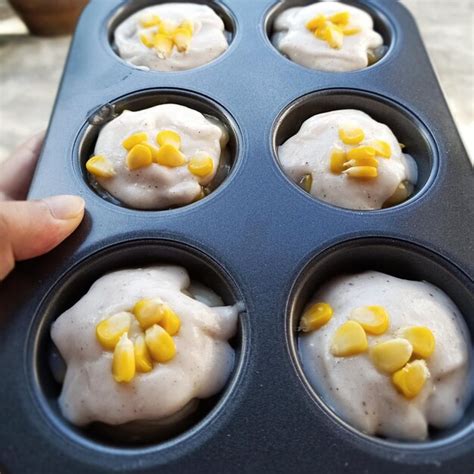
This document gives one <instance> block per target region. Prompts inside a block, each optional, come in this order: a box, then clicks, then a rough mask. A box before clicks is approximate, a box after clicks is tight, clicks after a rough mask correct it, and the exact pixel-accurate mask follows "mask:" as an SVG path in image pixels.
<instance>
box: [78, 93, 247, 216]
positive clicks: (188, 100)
mask: <svg viewBox="0 0 474 474" xmlns="http://www.w3.org/2000/svg"><path fill="white" fill-rule="evenodd" d="M162 104H178V105H182V106H185V107H189V108H191V109H193V110H197V111H198V112H201V113H202V114H203V115H204V116H205V117H206V118H208V119H210V120H211V121H214V122H215V121H216V120H217V121H218V122H219V123H220V124H222V125H223V126H224V128H225V130H226V132H227V134H228V136H229V141H228V143H227V146H226V148H225V149H224V150H223V152H222V153H221V156H220V161H219V167H218V169H217V171H216V175H215V176H214V179H213V180H212V181H211V182H210V183H209V184H208V185H207V186H206V190H207V191H208V194H207V195H206V196H205V197H204V198H203V199H207V198H208V196H209V195H212V194H213V193H214V192H215V190H216V189H217V188H219V187H220V186H221V185H222V183H223V182H224V181H225V180H226V179H227V178H228V177H229V175H230V174H231V172H232V168H233V167H234V165H235V163H236V161H237V159H238V157H239V154H240V144H239V141H240V140H239V137H240V134H239V132H238V128H237V124H236V123H235V121H234V120H233V119H232V117H231V116H230V114H229V112H227V111H226V110H225V109H224V108H223V107H221V106H220V105H219V104H217V103H215V102H214V101H212V100H210V99H208V98H206V97H203V96H201V95H199V94H195V93H192V92H190V91H185V90H176V89H152V90H145V91H139V92H135V93H133V94H129V95H126V96H125V97H121V98H119V99H116V100H114V101H112V102H110V103H109V104H106V105H103V106H101V107H100V108H99V109H97V110H96V111H95V112H94V113H93V114H92V115H91V116H90V117H89V119H88V121H87V123H86V125H84V127H83V129H82V130H81V132H80V133H79V139H78V140H77V141H76V146H75V151H74V156H79V161H78V163H79V167H80V169H79V170H78V172H79V173H80V174H81V175H82V178H83V180H84V181H85V182H86V183H87V184H88V186H89V187H90V188H91V189H92V190H93V191H94V192H95V193H96V194H97V195H99V196H100V197H101V198H102V199H105V200H106V201H109V202H111V203H113V204H115V205H117V206H121V207H124V208H128V209H134V210H137V211H141V212H157V211H163V210H166V209H162V210H160V209H149V210H145V209H135V208H132V207H130V206H127V205H126V204H125V203H123V202H121V201H119V200H118V199H116V198H115V197H114V196H112V195H111V194H110V193H108V192H107V191H106V190H105V189H104V188H102V186H100V184H98V183H96V182H95V180H94V179H93V178H92V177H91V176H90V175H89V173H88V172H87V169H86V162H87V160H88V159H89V158H90V157H91V156H93V155H94V148H95V145H96V142H97V138H98V136H99V134H100V132H101V130H102V128H103V127H104V126H105V125H106V124H107V123H109V122H110V121H112V120H114V119H115V118H117V117H118V116H119V115H120V114H121V113H122V112H124V111H125V110H130V111H133V112H136V111H141V110H145V109H148V108H150V107H154V106H157V105H162ZM130 133H132V130H131V131H130ZM197 202H199V201H197ZM192 204H195V203H194V202H191V203H189V204H185V205H183V206H175V207H173V208H171V209H179V208H183V207H186V206H190V205H192Z"/></svg>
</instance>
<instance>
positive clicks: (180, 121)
mask: <svg viewBox="0 0 474 474" xmlns="http://www.w3.org/2000/svg"><path fill="white" fill-rule="evenodd" d="M162 130H172V131H174V132H177V133H178V134H179V136H180V138H181V149H180V151H181V153H183V154H184V155H185V157H186V160H187V162H186V163H184V164H183V165H182V166H177V167H169V166H163V165H161V164H158V163H152V164H150V165H149V166H146V167H142V168H138V169H133V170H130V169H129V168H128V166H127V163H126V157H127V154H128V150H126V149H125V148H124V146H123V141H124V140H125V139H126V138H128V137H129V136H131V135H133V134H135V133H139V132H145V133H146V134H147V135H148V142H149V143H150V144H153V145H154V146H155V147H157V144H156V136H157V134H158V132H159V131H162ZM227 141H228V135H227V132H226V130H225V129H224V126H223V125H220V124H218V122H217V121H211V120H209V119H208V118H206V117H205V116H204V115H203V114H201V113H200V112H197V111H196V110H193V109H190V108H188V107H184V106H182V105H176V104H164V105H158V106H155V107H151V108H149V109H145V110H141V111H138V112H131V111H125V112H123V113H122V114H121V115H120V116H119V117H117V118H116V119H114V120H112V121H111V122H109V123H108V124H107V125H105V126H104V128H103V129H102V130H101V132H100V134H99V137H98V139H97V144H96V146H95V155H101V156H104V157H105V158H107V159H108V160H109V162H111V164H112V166H113V168H114V172H115V174H114V176H111V177H107V178H102V177H95V178H94V179H96V180H97V182H98V183H99V184H100V186H102V187H103V188H104V189H105V190H106V191H108V192H109V193H110V194H111V195H112V196H114V197H115V198H117V199H118V200H119V201H121V202H123V203H124V204H126V205H128V206H130V207H132V208H136V209H167V208H170V207H173V206H181V205H185V204H189V203H191V202H193V201H194V200H196V199H197V198H198V197H199V195H200V193H201V192H202V187H203V186H206V185H208V184H209V183H210V182H211V181H212V179H213V178H214V176H215V174H216V172H217V169H218V167H219V162H220V158H221V153H222V152H223V149H224V148H225V146H226V144H227ZM202 154H204V155H206V156H209V157H210V158H211V159H212V163H213V167H212V168H213V169H212V172H211V173H210V174H208V175H206V176H196V175H194V174H193V173H191V172H190V170H189V168H188V162H189V160H190V159H191V158H192V157H194V156H199V155H202Z"/></svg>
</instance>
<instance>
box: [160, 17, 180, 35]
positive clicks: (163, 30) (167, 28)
mask: <svg viewBox="0 0 474 474" xmlns="http://www.w3.org/2000/svg"><path fill="white" fill-rule="evenodd" d="M175 30H176V23H172V22H171V21H168V20H161V22H160V27H159V29H158V32H159V33H160V34H161V35H164V36H171V35H172V34H173V33H174V31H175Z"/></svg>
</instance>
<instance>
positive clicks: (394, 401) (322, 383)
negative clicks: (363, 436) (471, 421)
mask: <svg viewBox="0 0 474 474" xmlns="http://www.w3.org/2000/svg"><path fill="white" fill-rule="evenodd" d="M313 301H324V302H327V303H329V304H330V305H331V306H332V308H333V310H334V315H333V318H332V319H331V320H330V321H329V322H328V323H327V324H326V325H325V326H323V327H322V328H321V329H319V330H317V331H314V332H311V333H308V334H303V335H300V336H299V350H300V355H301V358H302V362H303V366H304V370H305V373H306V375H307V376H308V378H309V381H310V382H311V384H312V385H313V386H314V387H315V388H316V389H317V390H318V392H319V393H320V394H321V395H322V397H323V399H324V400H325V401H326V402H327V403H328V404H329V405H330V406H331V407H333V408H334V410H335V411H336V412H337V413H338V414H339V415H340V416H341V417H342V418H343V419H345V420H346V421H348V422H349V423H350V424H351V425H353V426H354V427H356V428H358V429H359V430H361V431H363V432H365V433H368V434H372V435H374V434H377V435H383V436H386V437H389V438H395V439H403V440H423V439H426V437H427V436H428V425H431V426H433V427H436V428H445V427H449V426H451V425H453V424H454V423H456V422H457V421H458V420H459V419H460V418H461V417H462V415H463V413H464V410H465V407H466V405H467V403H468V402H469V398H470V363H471V361H470V352H469V347H470V342H469V336H468V332H467V328H466V326H465V323H464V320H463V318H462V315H461V314H460V312H459V310H458V308H457V307H456V306H455V305H454V303H453V302H452V301H451V300H450V299H449V298H448V296H447V295H446V294H445V293H444V292H442V291H441V290H439V289H438V288H436V287H435V286H433V285H431V284H429V283H426V282H415V281H409V280H402V279H399V278H395V277H393V276H389V275H386V274H383V273H379V272H372V271H370V272H365V273H361V274H358V275H354V276H342V277H338V278H336V279H334V280H332V281H330V282H329V283H327V284H326V285H325V286H324V287H322V288H321V290H320V291H318V292H317V294H316V295H315V296H314V299H313ZM367 305H381V306H383V307H384V308H385V309H386V310H387V312H388V313H389V315H390V327H389V329H388V331H387V332H386V333H385V334H383V335H382V336H370V335H369V336H368V339H369V347H370V346H371V345H373V344H374V343H375V342H377V343H378V342H382V341H384V340H387V339H391V338H393V337H394V334H395V333H396V332H397V331H398V330H399V329H400V328H402V327H406V326H413V325H421V326H426V327H428V328H430V329H431V331H432V332H433V334H434V336H435V340H436V348H435V351H434V353H433V354H432V355H431V356H430V357H429V358H428V359H427V360H426V364H427V366H428V369H429V371H430V374H431V376H430V378H429V379H428V381H427V382H426V384H425V386H424V388H423V389H422V391H421V392H420V393H419V394H418V396H416V398H413V399H411V400H408V399H406V398H405V397H403V396H402V395H401V394H400V393H398V392H397V390H396V389H395V388H394V386H393V385H392V384H391V382H390V377H389V376H387V375H386V374H384V373H381V372H379V371H378V370H377V369H376V368H375V366H374V364H373V363H372V362H371V360H370V358H369V353H368V352H365V353H362V354H358V355H355V356H351V357H334V356H333V355H332V354H331V352H330V345H331V338H332V336H333V334H334V332H335V331H336V329H337V328H338V327H339V326H340V325H341V324H342V323H344V322H346V321H347V320H348V317H349V315H350V313H351V311H352V310H353V309H354V308H356V307H360V306H367Z"/></svg>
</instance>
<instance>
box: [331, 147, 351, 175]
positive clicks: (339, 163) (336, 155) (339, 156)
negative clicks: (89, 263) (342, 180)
mask: <svg viewBox="0 0 474 474" xmlns="http://www.w3.org/2000/svg"><path fill="white" fill-rule="evenodd" d="M346 159H347V157H346V153H345V152H344V151H343V150H340V149H339V148H333V150H332V151H331V158H330V161H329V169H330V170H331V173H333V174H341V173H342V172H343V171H344V164H345V163H346Z"/></svg>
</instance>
